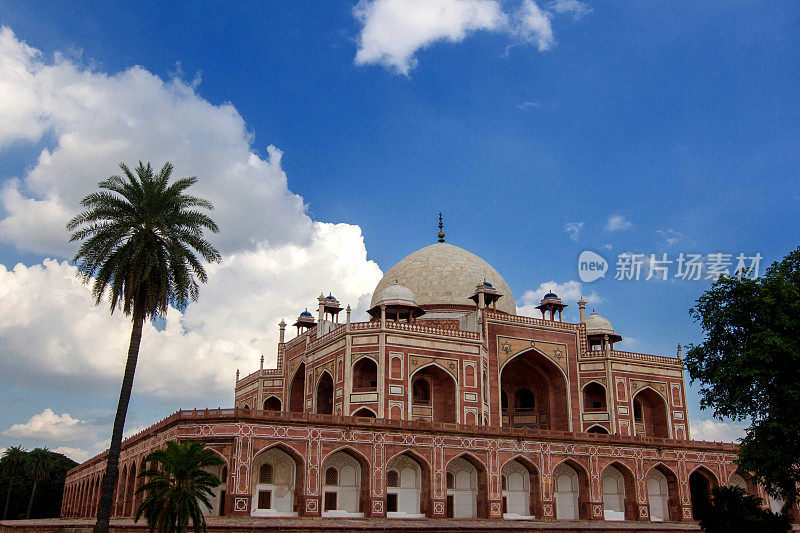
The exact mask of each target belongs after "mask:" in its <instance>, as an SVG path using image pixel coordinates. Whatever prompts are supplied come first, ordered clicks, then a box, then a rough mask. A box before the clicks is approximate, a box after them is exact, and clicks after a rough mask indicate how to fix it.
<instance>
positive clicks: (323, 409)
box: [314, 370, 335, 415]
mask: <svg viewBox="0 0 800 533" xmlns="http://www.w3.org/2000/svg"><path fill="white" fill-rule="evenodd" d="M333 384H334V379H333V374H331V373H330V372H328V371H327V370H323V371H322V372H320V374H319V377H318V378H317V383H316V387H315V388H314V391H315V394H314V411H315V412H316V413H317V414H321V415H332V414H333V402H334V399H333V394H334V388H335V387H334V385H333Z"/></svg>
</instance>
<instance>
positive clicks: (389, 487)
mask: <svg viewBox="0 0 800 533" xmlns="http://www.w3.org/2000/svg"><path fill="white" fill-rule="evenodd" d="M430 489H431V481H430V469H429V468H428V465H427V463H425V461H423V460H422V459H419V458H417V457H415V456H414V455H413V454H411V453H409V452H406V453H402V454H400V455H397V456H395V457H393V458H392V459H391V460H390V461H389V462H388V463H387V465H386V511H387V512H386V516H387V517H388V518H422V517H424V516H426V515H428V514H429V512H428V506H429V503H430V501H431V495H430Z"/></svg>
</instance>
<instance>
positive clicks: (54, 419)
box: [3, 409, 86, 442]
mask: <svg viewBox="0 0 800 533" xmlns="http://www.w3.org/2000/svg"><path fill="white" fill-rule="evenodd" d="M3 435H5V436H7V437H14V438H20V439H32V440H45V441H49V442H72V441H76V440H79V439H82V438H84V437H85V436H86V423H85V422H83V421H82V420H78V419H77V418H73V417H72V416H70V414H69V413H63V414H61V415H57V414H55V413H54V412H53V410H52V409H45V410H44V411H42V412H41V413H39V414H38V415H33V416H32V417H31V418H30V420H28V421H27V422H25V423H24V424H14V425H13V426H11V427H10V428H8V429H7V430H5V431H4V432H3Z"/></svg>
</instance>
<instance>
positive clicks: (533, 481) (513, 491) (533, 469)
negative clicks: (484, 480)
mask: <svg viewBox="0 0 800 533" xmlns="http://www.w3.org/2000/svg"><path fill="white" fill-rule="evenodd" d="M515 464H518V465H520V466H521V467H522V468H523V469H524V470H525V471H526V472H527V490H526V483H525V481H526V480H524V479H523V482H522V486H521V487H519V488H518V487H517V486H516V485H515V483H513V480H512V482H511V483H509V484H507V485H506V487H503V486H502V482H501V487H500V488H501V492H502V498H503V500H502V504H503V514H504V516H506V517H511V518H513V517H516V516H521V517H525V516H530V517H540V516H542V509H541V495H540V494H541V493H540V483H541V481H540V476H539V467H538V466H537V465H536V463H534V462H533V461H531V460H530V459H529V458H527V457H525V456H524V455H516V456H514V457H512V458H511V459H509V460H507V461H506V462H505V463H503V464H502V466H501V467H500V472H501V475H504V476H506V477H507V478H508V475H509V473H510V471H512V470H513V469H514V465H515ZM526 500H527V502H526ZM526 503H527V504H526Z"/></svg>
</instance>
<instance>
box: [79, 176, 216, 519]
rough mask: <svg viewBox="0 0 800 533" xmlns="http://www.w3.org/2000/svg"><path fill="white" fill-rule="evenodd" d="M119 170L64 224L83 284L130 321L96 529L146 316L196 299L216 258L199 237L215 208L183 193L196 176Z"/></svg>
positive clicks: (110, 487) (112, 475)
mask: <svg viewBox="0 0 800 533" xmlns="http://www.w3.org/2000/svg"><path fill="white" fill-rule="evenodd" d="M120 168H121V169H122V172H123V176H122V177H121V176H111V177H109V178H108V179H106V180H104V181H101V182H100V183H99V184H98V187H99V189H100V190H99V191H97V192H94V193H92V194H90V195H88V196H86V197H85V198H84V199H83V200H82V201H81V206H82V207H83V208H84V209H85V211H83V212H82V213H80V214H79V215H77V216H76V217H75V218H73V219H72V220H70V221H69V223H68V224H67V230H68V231H71V232H73V233H72V236H71V237H70V241H71V242H72V241H82V243H81V246H80V248H79V249H78V253H77V254H76V255H75V259H74V261H75V262H76V263H77V264H78V270H79V272H80V274H81V276H82V277H83V280H84V282H85V283H91V284H92V294H93V296H94V298H95V303H97V304H99V303H100V302H101V301H102V300H103V297H104V295H108V301H109V304H110V306H111V312H112V313H113V312H114V311H115V310H117V309H122V311H123V313H125V314H126V315H128V316H131V317H132V321H133V327H132V329H131V340H130V343H129V346H128V357H127V362H126V364H125V374H124V376H123V379H122V389H121V391H120V395H119V403H118V405H117V413H116V416H115V418H114V428H113V431H112V435H111V446H110V447H109V452H108V458H107V466H106V474H105V476H104V477H103V487H102V491H101V496H100V504H99V506H98V510H97V523H96V525H95V530H96V531H97V532H98V533H106V532H107V531H108V524H109V519H110V518H111V505H112V500H113V495H114V486H115V485H116V482H117V476H118V474H119V453H120V448H121V444H122V432H123V429H124V426H125V417H126V415H127V411H128V403H129V401H130V396H131V390H132V388H133V377H134V373H135V371H136V361H137V359H138V356H139V346H140V344H141V340H142V326H143V323H144V320H145V319H147V318H150V319H152V318H154V317H156V316H160V315H164V314H166V313H167V309H168V308H169V307H175V308H179V309H182V308H184V307H185V306H186V305H187V304H188V303H189V301H191V300H194V299H196V298H197V291H198V284H197V280H199V281H200V282H201V283H205V281H206V279H207V276H206V272H205V268H204V263H203V260H205V261H207V262H218V261H220V254H219V252H218V251H217V250H216V249H215V248H214V247H213V246H212V245H211V243H210V242H209V241H207V240H206V239H205V237H204V236H203V232H204V231H206V230H208V231H211V232H215V233H216V232H217V231H219V228H218V227H217V225H216V224H215V223H214V221H213V220H211V218H210V217H209V216H208V215H206V214H205V213H204V212H203V211H202V210H212V209H213V206H212V205H211V203H210V202H208V201H207V200H203V199H201V198H197V197H195V196H191V195H189V194H187V193H186V191H187V189H188V188H189V187H191V186H192V185H194V184H195V183H196V182H197V178H194V177H192V178H180V179H177V180H175V181H174V182H172V183H170V176H171V174H172V165H171V164H170V163H166V164H165V165H164V166H163V167H162V168H161V170H160V171H159V172H158V173H155V172H153V169H152V168H151V167H150V164H149V163H148V164H147V165H145V164H143V163H142V162H141V161H140V162H139V165H138V166H137V167H136V168H135V169H134V171H133V172H131V170H130V169H129V168H128V167H127V166H125V165H124V164H120ZM198 255H199V258H198Z"/></svg>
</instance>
